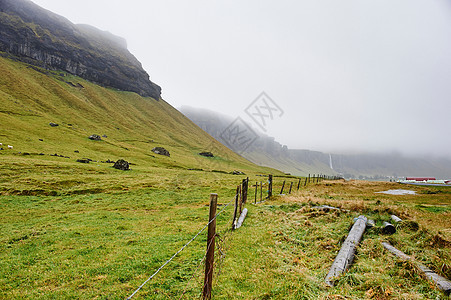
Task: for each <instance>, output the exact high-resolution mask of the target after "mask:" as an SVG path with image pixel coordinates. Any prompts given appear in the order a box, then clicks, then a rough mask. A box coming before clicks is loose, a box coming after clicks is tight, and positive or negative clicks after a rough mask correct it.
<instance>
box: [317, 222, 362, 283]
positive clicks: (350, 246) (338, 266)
mask: <svg viewBox="0 0 451 300" xmlns="http://www.w3.org/2000/svg"><path fill="white" fill-rule="evenodd" d="M366 221H367V219H366V217H365V216H359V217H358V218H357V221H356V222H355V223H354V225H353V226H352V228H351V230H350V231H349V234H348V237H347V238H346V240H345V241H344V243H343V245H342V246H341V249H340V251H339V252H338V255H337V257H336V258H335V260H334V262H333V264H332V266H331V267H330V270H329V273H328V274H327V276H326V279H325V281H326V284H327V285H329V286H333V285H334V281H335V280H336V279H337V278H338V276H340V275H341V274H342V273H343V272H344V271H345V270H346V269H347V268H348V266H349V265H350V264H351V263H352V261H353V259H354V255H355V250H356V247H357V245H358V244H359V242H360V240H361V239H362V236H363V233H364V232H365V228H366Z"/></svg>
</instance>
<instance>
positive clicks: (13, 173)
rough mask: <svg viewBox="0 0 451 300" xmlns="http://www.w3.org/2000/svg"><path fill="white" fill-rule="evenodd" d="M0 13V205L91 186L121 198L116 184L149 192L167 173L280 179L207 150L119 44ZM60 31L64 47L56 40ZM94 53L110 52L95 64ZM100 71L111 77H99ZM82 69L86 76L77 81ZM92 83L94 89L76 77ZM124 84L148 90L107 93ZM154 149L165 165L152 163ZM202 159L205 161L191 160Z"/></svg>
mask: <svg viewBox="0 0 451 300" xmlns="http://www.w3.org/2000/svg"><path fill="white" fill-rule="evenodd" d="M0 8H1V12H0V14H1V15H2V16H1V19H0V23H1V24H2V25H0V28H1V29H0V30H1V32H2V35H1V37H0V38H1V41H2V47H3V48H2V49H3V50H5V45H9V46H8V47H7V49H6V50H7V52H2V51H0V162H1V163H0V174H2V176H0V177H1V180H0V195H1V194H7V195H10V194H21V195H22V194H26V195H28V194H30V193H31V194H49V193H53V192H55V193H59V192H67V190H68V189H69V190H70V191H69V192H71V193H72V192H73V193H81V192H85V191H88V192H89V191H90V190H91V189H90V187H91V186H96V188H95V192H98V191H110V190H111V189H113V190H114V189H123V188H128V187H125V186H124V184H125V185H126V184H127V183H125V182H130V180H129V181H127V180H124V181H122V180H121V178H126V179H130V178H132V177H133V178H134V179H133V180H132V181H133V182H134V183H133V184H134V185H135V186H136V187H138V188H139V187H140V184H141V179H140V176H144V177H145V178H146V179H147V181H148V182H149V181H150V182H151V183H146V184H151V186H154V185H155V186H158V185H159V184H160V181H161V180H163V179H161V178H164V176H162V175H159V174H168V173H170V174H174V176H176V177H177V176H182V175H180V174H181V173H183V172H185V174H186V172H188V173H191V172H197V173H195V176H199V178H200V177H202V176H207V177H211V176H213V175H212V174H213V173H217V172H221V173H233V171H235V170H238V171H241V172H245V173H253V172H254V173H273V174H281V173H280V172H278V171H277V170H273V169H269V168H262V167H259V166H257V165H255V164H253V163H252V162H250V161H248V160H246V159H245V158H243V157H241V156H239V155H238V154H236V153H234V152H233V151H231V150H230V149H228V148H227V147H225V146H224V145H222V144H221V143H219V142H218V141H216V140H215V139H214V138H212V137H211V136H210V135H209V134H207V133H206V132H204V131H203V130H201V129H200V128H199V127H198V126H197V125H195V124H194V123H193V122H192V121H190V120H189V119H188V118H186V117H185V116H184V115H183V114H181V113H180V112H179V111H177V110H176V109H175V108H173V107H172V106H171V105H170V104H169V103H167V102H166V101H164V100H163V99H161V98H160V96H159V89H155V90H154V91H152V90H150V89H147V90H146V86H147V87H152V86H153V85H152V83H151V82H150V81H148V76H147V73H145V72H144V71H143V70H142V69H141V67H140V63H139V62H138V61H137V60H136V58H134V57H133V56H132V55H131V54H130V53H129V52H128V51H127V50H126V48H125V44H126V43H125V40H123V39H121V38H117V37H115V36H113V35H111V34H107V33H105V32H101V31H99V30H97V29H95V28H93V27H91V26H87V25H83V26H74V25H71V24H70V23H68V21H67V20H65V19H64V18H62V17H59V16H57V15H54V14H52V13H50V12H47V11H44V10H42V9H41V8H39V7H37V6H35V5H34V4H32V3H31V2H29V1H24V0H15V1H9V0H6V1H5V0H0ZM35 10H36V12H35ZM13 11H16V12H17V14H16V15H14V14H13V13H12V12H13ZM28 15H31V16H32V17H26V16H28ZM45 16H48V19H45V18H44V17H45ZM5 24H7V25H6V26H5ZM61 24H63V25H64V26H61V27H59V25H61ZM69 29H70V32H68V33H67V38H66V39H63V40H59V39H56V38H55V37H56V35H64V32H65V31H66V30H69ZM30 30H32V31H33V32H37V33H40V34H39V36H40V38H37V36H38V35H35V36H33V34H32V33H30ZM5 32H6V33H7V35H5V34H4V33H5ZM71 33H73V34H74V35H72V36H71ZM86 37H90V39H91V38H92V40H88V39H86ZM22 39H24V40H22ZM72 39H73V40H72ZM77 41H78V42H80V43H78V44H74V43H75V42H77ZM72 42H73V43H72ZM110 46H111V49H110V48H109V47H110ZM24 47H25V48H24ZM74 48H76V49H74ZM27 49H28V50H27ZM99 49H110V50H109V53H105V57H103V56H102V53H104V52H102V51H101V50H99ZM27 55H30V57H28V56H27ZM115 55H118V56H120V57H117V56H115ZM97 59H98V60H100V62H96V60H97ZM69 62H70V63H69ZM103 63H106V64H109V65H111V66H114V67H112V68H111V69H109V68H104V69H102V68H98V67H99V66H100V65H99V64H103ZM82 65H83V66H84V67H83V68H84V70H85V71H86V72H85V73H82V74H78V71H79V70H80V68H81V66H82ZM71 66H73V67H74V68H72V67H71ZM123 72H129V74H125V73H123ZM93 74H97V75H98V77H97V78H96V80H92V78H91V77H90V76H85V75H93ZM124 74H125V75H127V76H129V77H130V78H141V80H142V83H144V84H147V85H146V86H144V88H142V89H140V88H139V86H133V85H128V84H127V82H124V86H123V87H124V88H123V90H118V87H117V86H116V87H115V88H111V87H112V86H113V85H111V84H106V83H107V82H108V83H114V82H121V81H122V80H123V76H125V75H124ZM100 81H102V82H103V83H104V84H102V85H99V84H98V83H99V82H100ZM137 84H139V83H137ZM155 86H156V85H155ZM134 87H135V88H136V87H137V89H136V90H134ZM138 90H139V91H138ZM149 93H153V94H152V95H150V94H149ZM146 95H150V96H152V97H155V99H156V100H158V101H156V100H153V99H150V98H148V97H144V96H146ZM92 135H97V136H98V137H99V139H98V140H92V139H90V137H91V136H92ZM9 146H11V147H9ZM156 147H163V148H164V149H166V150H167V151H168V152H169V153H168V154H169V155H168V156H166V155H159V154H158V153H156V152H155V149H154V148H156ZM211 149H213V150H211ZM153 150H154V151H153ZM207 150H211V151H212V152H213V155H214V156H213V157H205V156H201V155H199V153H201V152H204V151H207ZM157 152H158V151H157ZM160 153H161V152H160ZM119 159H125V160H126V161H128V162H130V163H131V168H132V169H133V171H132V172H128V173H116V171H117V170H115V169H113V168H111V162H114V161H117V160H119ZM121 172H122V171H121ZM235 173H236V172H235ZM106 174H108V176H109V177H108V176H107V175H106ZM196 174H197V175H196ZM138 179H139V180H138ZM177 182H179V183H184V182H185V180H184V179H183V178H181V179H180V180H178V181H176V184H177ZM99 186H100V187H101V188H100V189H99V188H98V187H99Z"/></svg>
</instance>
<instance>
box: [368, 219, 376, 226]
mask: <svg viewBox="0 0 451 300" xmlns="http://www.w3.org/2000/svg"><path fill="white" fill-rule="evenodd" d="M366 226H367V227H374V226H376V223H375V222H374V220H371V219H368V220H367V221H366Z"/></svg>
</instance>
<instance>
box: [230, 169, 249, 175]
mask: <svg viewBox="0 0 451 300" xmlns="http://www.w3.org/2000/svg"><path fill="white" fill-rule="evenodd" d="M232 175H246V174H244V172H241V171H237V170H234V171H233V172H232Z"/></svg>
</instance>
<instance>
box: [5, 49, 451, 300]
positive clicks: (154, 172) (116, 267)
mask: <svg viewBox="0 0 451 300" xmlns="http://www.w3.org/2000/svg"><path fill="white" fill-rule="evenodd" d="M44 73H46V72H45V71H44V70H40V71H36V70H34V69H32V68H30V67H29V66H27V65H25V64H22V63H18V62H14V61H11V60H8V59H5V58H0V74H1V76H0V101H1V104H2V105H1V108H0V129H1V130H0V142H1V143H3V148H5V149H4V150H1V151H0V175H1V176H0V207H1V210H0V228H1V233H2V234H1V236H0V239H1V242H0V298H1V299H68V298H69V299H73V298H75V299H125V298H126V297H127V296H129V295H130V294H131V293H132V292H133V291H134V290H135V289H136V288H137V287H138V286H139V285H140V284H142V283H143V282H144V281H145V280H146V279H147V278H148V277H149V276H150V275H152V274H153V273H154V272H155V271H156V270H157V269H158V268H159V267H160V266H161V265H162V264H163V263H164V262H165V261H166V260H167V259H169V258H170V257H171V256H172V255H173V254H174V253H175V252H176V251H177V250H179V249H180V247H182V246H183V245H184V244H185V243H186V242H187V241H189V240H190V239H191V238H192V237H193V236H194V235H195V234H196V233H197V232H198V231H199V230H200V229H201V228H202V227H203V226H204V225H205V224H206V223H207V221H208V220H207V219H208V210H209V207H208V204H209V195H210V193H218V194H219V203H220V204H221V205H220V206H219V207H218V210H221V209H223V208H224V211H223V213H222V214H221V215H219V216H218V219H217V223H218V229H217V231H218V232H219V235H218V238H217V240H218V244H217V247H218V248H217V251H216V267H215V275H214V286H213V297H214V298H215V299H442V298H443V299H445V298H444V297H445V296H444V295H443V293H442V292H440V291H438V290H437V289H436V288H435V287H434V285H433V284H431V283H430V282H428V281H427V280H425V279H424V278H423V277H422V276H421V275H420V273H419V272H418V271H417V270H416V269H415V268H414V267H413V265H412V264H410V263H405V262H400V261H398V260H397V259H396V258H394V257H392V256H391V255H390V254H387V253H386V252H385V250H383V248H382V246H381V241H389V242H391V243H392V244H393V245H394V246H396V247H398V248H399V249H400V250H402V251H404V252H406V253H407V254H409V255H412V256H414V257H415V258H416V259H417V260H419V261H421V262H423V263H424V264H426V265H427V266H428V267H430V268H431V269H433V270H434V271H436V272H437V273H439V274H440V275H442V276H445V277H448V278H450V277H451V268H450V265H451V262H450V258H451V250H450V249H451V245H450V242H449V241H450V240H451V222H450V221H449V220H450V219H451V218H450V217H451V209H450V207H451V206H450V204H451V203H450V202H451V190H450V189H449V188H448V189H446V188H433V187H430V188H428V187H407V186H402V187H400V186H399V185H397V184H394V183H372V182H359V181H351V182H342V181H333V182H330V181H324V182H322V183H319V184H308V185H307V186H306V187H304V186H302V187H301V190H300V191H296V192H294V193H292V194H291V195H286V196H280V197H279V196H276V197H274V198H273V199H271V200H268V201H266V202H264V203H261V204H258V205H253V204H251V202H253V199H254V187H252V186H251V187H250V189H249V190H250V197H249V203H248V204H247V208H248V209H249V214H248V217H247V219H246V221H245V223H244V226H243V227H242V228H240V229H239V230H237V231H234V232H231V231H230V230H229V229H230V227H231V223H230V222H231V217H232V213H233V206H232V205H230V206H227V207H225V206H224V205H226V204H228V203H230V202H231V200H232V199H233V197H234V195H235V189H236V186H237V185H238V184H239V183H240V182H241V181H242V179H244V178H245V177H249V178H250V183H251V184H254V183H255V182H257V181H258V182H260V181H263V182H266V177H262V176H258V175H261V174H274V175H276V176H277V177H275V187H274V192H275V193H277V192H278V191H280V187H281V184H282V181H283V180H287V184H288V183H289V182H290V181H294V182H296V181H297V179H295V178H290V177H283V178H282V177H280V176H283V175H284V174H283V173H282V172H279V171H277V170H273V169H269V168H264V167H259V166H256V165H254V164H252V163H251V162H249V161H247V160H245V159H243V158H242V157H240V156H239V155H237V154H235V153H233V152H232V151H230V150H229V149H227V148H226V147H224V146H223V145H221V144H220V143H218V142H217V141H215V140H214V139H213V138H211V137H210V136H209V135H207V134H206V133H204V132H203V131H201V130H200V129H199V128H198V127H197V126H196V125H194V124H193V123H192V122H190V121H189V120H188V119H187V118H185V117H184V116H183V115H181V114H180V113H178V112H177V111H176V110H175V109H173V108H172V107H171V106H170V105H169V104H168V103H166V102H164V101H158V102H157V101H155V100H153V99H150V98H142V97H139V96H137V95H136V94H134V93H128V92H120V91H114V90H111V89H105V88H102V87H99V86H96V85H94V84H92V83H89V82H87V81H84V80H82V79H80V78H77V77H73V76H71V75H68V74H59V73H58V72H57V73H49V74H44ZM67 82H71V83H72V85H71V84H68V83H67ZM77 84H80V85H81V86H83V88H81V87H74V85H75V86H77ZM49 122H56V123H58V124H59V126H58V127H51V126H49ZM91 134H99V135H106V136H107V137H106V138H103V140H102V141H91V140H89V139H88V136H89V135H91ZM6 145H13V146H14V148H13V149H6ZM155 146H162V147H165V148H166V149H168V150H169V151H170V153H171V156H170V157H166V156H161V155H157V154H155V153H153V152H151V149H152V148H153V147H155ZM201 151H212V152H213V153H214V155H215V157H214V158H207V157H202V156H199V155H198V152H201ZM54 154H57V155H58V156H54ZM80 158H90V159H92V160H93V161H92V162H91V163H89V164H82V163H79V162H77V161H76V160H77V159H80ZM120 158H123V159H126V160H127V161H129V162H130V163H132V164H131V170H129V171H120V170H116V169H114V168H112V164H111V163H104V162H102V161H106V160H108V159H110V160H113V161H115V160H117V159H120ZM234 170H238V171H242V172H244V173H245V174H246V175H232V174H230V172H232V171H234ZM294 186H296V183H295V185H294ZM395 188H408V189H411V190H415V191H417V192H418V194H417V195H407V196H391V195H384V194H377V193H375V192H379V191H384V190H387V189H395ZM263 190H264V193H265V192H266V187H265V188H264V189H263ZM285 191H287V189H285ZM316 204H329V205H332V206H336V207H340V208H343V209H345V210H344V211H341V212H340V213H332V212H330V213H321V212H316V211H314V210H312V208H311V207H312V206H314V205H316ZM391 213H395V214H397V215H398V216H400V217H401V218H403V219H405V220H406V221H405V222H404V223H402V224H400V225H399V226H398V231H397V233H395V234H394V235H391V236H387V235H383V234H381V233H380V230H378V229H369V230H368V231H367V232H366V233H365V235H364V238H363V241H362V243H361V245H360V246H359V248H358V254H357V257H356V260H355V262H354V264H353V265H352V266H351V268H350V269H349V271H348V272H346V273H345V275H344V276H343V277H342V278H341V279H340V280H339V281H338V282H337V285H336V286H335V287H334V288H327V287H326V286H325V284H324V277H325V275H326V274H327V272H328V268H329V267H330V265H331V263H332V261H333V260H334V257H335V255H336V254H337V252H338V250H339V248H340V246H341V243H342V242H343V240H344V239H345V237H346V235H347V232H348V230H349V228H350V226H351V225H352V220H353V219H354V218H355V217H357V216H358V215H360V214H365V215H367V216H369V217H371V218H373V219H374V220H375V221H376V222H377V225H378V226H380V225H381V224H382V222H383V221H384V220H385V221H387V220H389V215H390V214H391ZM205 250H206V233H205V232H203V233H202V234H201V235H199V237H198V238H197V239H196V240H195V241H194V242H192V243H191V244H190V245H189V246H188V247H187V248H186V249H185V250H184V251H183V252H182V253H180V255H179V256H177V257H176V258H175V259H174V260H173V261H172V262H171V263H170V264H168V265H167V266H166V267H165V268H164V269H162V271H161V272H160V273H158V274H157V275H156V276H155V277H154V278H153V279H152V280H151V281H149V282H148V284H147V285H145V286H144V287H143V289H142V290H141V291H140V292H139V293H138V294H137V296H136V298H137V299H174V298H175V299H193V298H197V297H198V296H199V294H200V293H201V289H202V284H203V262H202V259H203V256H204V253H205Z"/></svg>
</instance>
